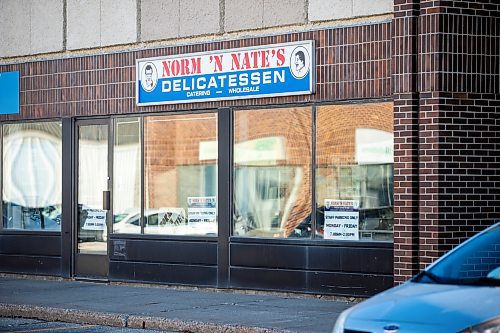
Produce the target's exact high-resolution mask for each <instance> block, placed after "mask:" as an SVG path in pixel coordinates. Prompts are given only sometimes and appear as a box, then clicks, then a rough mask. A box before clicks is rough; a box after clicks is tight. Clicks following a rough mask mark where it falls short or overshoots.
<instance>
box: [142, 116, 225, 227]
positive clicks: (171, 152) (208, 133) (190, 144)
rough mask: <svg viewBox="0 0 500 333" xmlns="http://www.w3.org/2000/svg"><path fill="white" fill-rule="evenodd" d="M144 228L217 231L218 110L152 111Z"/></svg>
mask: <svg viewBox="0 0 500 333" xmlns="http://www.w3.org/2000/svg"><path fill="white" fill-rule="evenodd" d="M144 150H145V182H146V184H145V188H146V189H145V191H146V193H145V211H144V214H145V218H146V219H145V222H146V223H145V226H144V233H147V234H168V235H217V207H216V204H217V115H216V114H215V113H206V114H192V115H170V116H158V117H146V118H145V119H144Z"/></svg>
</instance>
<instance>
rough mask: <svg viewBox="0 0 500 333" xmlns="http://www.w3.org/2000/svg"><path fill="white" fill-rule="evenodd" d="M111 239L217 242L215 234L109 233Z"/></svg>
mask: <svg viewBox="0 0 500 333" xmlns="http://www.w3.org/2000/svg"><path fill="white" fill-rule="evenodd" d="M109 238H110V239H111V240H119V239H131V240H132V239H133V240H161V241H183V242H185V241H195V242H209V243H217V240H218V237H217V236H193V235H158V234H125V233H120V234H111V235H110V237H109Z"/></svg>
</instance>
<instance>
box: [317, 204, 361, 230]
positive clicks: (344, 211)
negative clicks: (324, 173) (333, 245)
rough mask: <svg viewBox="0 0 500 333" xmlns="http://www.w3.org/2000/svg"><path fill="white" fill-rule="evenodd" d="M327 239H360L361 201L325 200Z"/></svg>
mask: <svg viewBox="0 0 500 333" xmlns="http://www.w3.org/2000/svg"><path fill="white" fill-rule="evenodd" d="M323 237H324V238H325V239H336V240H359V202H358V201H357V200H331V199H326V200H325V233H324V235H323Z"/></svg>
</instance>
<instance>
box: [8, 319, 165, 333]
mask: <svg viewBox="0 0 500 333" xmlns="http://www.w3.org/2000/svg"><path fill="white" fill-rule="evenodd" d="M0 332H15V333H49V332H55V333H159V332H161V333H165V332H164V331H153V330H140V329H130V328H118V327H109V326H98V325H86V324H72V323H61V322H46V321H42V320H35V319H23V318H2V317H0ZM167 333H168V332H167ZM170 333H175V332H170Z"/></svg>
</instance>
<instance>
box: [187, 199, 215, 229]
mask: <svg viewBox="0 0 500 333" xmlns="http://www.w3.org/2000/svg"><path fill="white" fill-rule="evenodd" d="M187 200H188V225H190V226H195V225H198V224H206V223H210V224H215V222H216V221H217V203H216V201H217V199H216V198H215V197H188V199H187Z"/></svg>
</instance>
